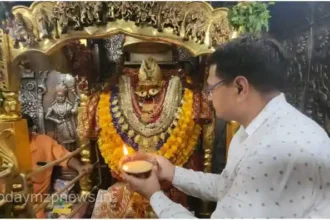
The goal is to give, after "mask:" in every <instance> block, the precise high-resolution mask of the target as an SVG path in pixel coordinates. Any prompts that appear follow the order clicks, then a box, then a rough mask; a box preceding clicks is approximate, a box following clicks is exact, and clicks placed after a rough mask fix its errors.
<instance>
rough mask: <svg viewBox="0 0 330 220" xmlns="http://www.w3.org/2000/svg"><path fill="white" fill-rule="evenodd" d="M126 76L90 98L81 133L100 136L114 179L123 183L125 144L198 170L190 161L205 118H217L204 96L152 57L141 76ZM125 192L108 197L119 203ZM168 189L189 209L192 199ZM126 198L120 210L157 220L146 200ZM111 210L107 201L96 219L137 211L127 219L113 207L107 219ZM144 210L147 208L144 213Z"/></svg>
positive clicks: (114, 189)
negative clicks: (120, 165)
mask: <svg viewBox="0 0 330 220" xmlns="http://www.w3.org/2000/svg"><path fill="white" fill-rule="evenodd" d="M125 72H126V74H124V75H122V76H121V78H120V79H119V83H118V85H117V86H115V87H114V88H112V89H111V90H110V91H106V92H102V93H101V94H94V95H92V96H91V97H90V99H89V103H88V104H87V105H86V106H87V107H86V109H85V111H84V114H83V116H82V118H81V119H80V121H82V122H84V123H81V126H80V127H79V128H78V132H79V135H80V136H83V137H90V136H93V135H97V136H98V144H99V148H100V151H101V154H102V156H103V158H104V159H105V162H106V163H107V164H108V165H109V168H110V170H111V172H112V175H113V176H114V177H115V178H117V179H119V180H120V178H119V175H118V174H119V168H118V163H119V160H120V159H121V158H122V157H123V156H124V155H123V146H124V145H126V146H127V148H128V151H129V153H134V152H154V153H157V154H159V155H162V156H164V157H166V158H168V159H169V160H170V161H171V162H173V164H175V165H178V166H183V165H187V164H188V165H189V164H190V165H192V164H193V163H194V162H193V163H191V162H192V161H191V160H190V159H191V158H192V157H193V155H194V153H195V149H196V147H197V142H198V140H199V139H200V134H201V120H199V119H200V117H201V116H202V117H203V118H204V119H205V118H208V119H211V111H210V109H209V107H208V105H207V104H206V100H205V99H203V98H202V97H201V93H199V92H195V91H193V90H191V89H189V88H185V85H186V84H187V82H182V81H181V78H180V77H179V76H177V75H175V74H173V72H172V74H171V73H170V74H168V75H166V76H165V75H164V74H163V73H162V71H161V69H160V67H159V65H158V64H157V63H156V61H155V60H154V59H153V58H151V57H150V58H148V59H147V60H144V61H143V62H142V65H141V67H140V69H139V71H138V73H136V71H135V70H134V69H128V68H127V69H126V70H125V69H124V73H125ZM127 72H128V73H129V74H127ZM203 103H204V104H203ZM96 105H97V110H96V108H95V106H96ZM93 106H94V107H93ZM201 106H202V107H201ZM95 118H97V119H96V120H95ZM95 125H97V126H95ZM92 127H98V129H99V131H95V130H94V131H93V130H92V129H91V128H92ZM195 162H196V161H195ZM195 164H196V163H195ZM190 168H192V167H191V166H190ZM195 168H196V167H195ZM123 187H124V188H123ZM125 187H127V185H126V184H125V183H121V182H119V183H116V184H115V185H113V186H111V187H110V188H109V189H108V192H104V193H108V194H111V196H110V197H109V198H113V197H115V195H118V194H121V193H123V192H124V191H125V190H127V188H125ZM124 189H125V190H124ZM163 189H164V191H165V192H166V193H167V194H168V195H169V196H170V197H171V198H172V199H174V200H176V202H180V203H181V204H183V205H186V204H185V202H186V196H185V195H183V194H180V192H179V191H175V190H174V188H173V187H171V185H170V184H164V185H163ZM179 195H181V196H179ZM123 198H124V199H122V200H121V201H117V200H116V203H115V204H117V206H118V207H120V208H123V209H125V208H131V210H133V211H135V212H134V213H135V217H139V218H145V217H152V216H150V212H149V210H151V209H150V206H149V208H147V207H146V206H145V204H149V203H148V201H147V200H146V199H144V198H142V197H141V196H139V195H136V194H134V193H132V194H131V196H123ZM105 205H106V206H107V204H104V201H103V203H102V202H101V203H98V202H97V203H96V204H95V209H94V216H93V217H94V218H125V217H126V218H127V217H131V215H132V212H130V214H129V216H127V215H126V214H125V213H122V212H118V211H116V210H119V209H118V207H117V208H113V206H114V204H113V203H111V202H110V203H109V204H108V206H109V207H110V208H109V210H111V211H110V212H107V214H104V212H102V209H104V206H105ZM102 207H103V208H102ZM139 207H145V208H144V210H142V211H141V208H139ZM102 213H103V214H102ZM118 213H122V214H118Z"/></svg>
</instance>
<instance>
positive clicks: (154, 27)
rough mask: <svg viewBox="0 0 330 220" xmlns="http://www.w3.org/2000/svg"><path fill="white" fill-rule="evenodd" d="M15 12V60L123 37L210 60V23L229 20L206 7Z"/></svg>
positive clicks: (84, 6) (49, 5)
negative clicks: (118, 35) (168, 46)
mask: <svg viewBox="0 0 330 220" xmlns="http://www.w3.org/2000/svg"><path fill="white" fill-rule="evenodd" d="M196 9H199V10H198V11H197V10H196ZM12 12H13V14H14V15H15V16H16V21H15V22H16V23H17V24H18V27H19V28H16V29H15V30H16V32H15V30H14V29H12V27H9V29H10V31H9V32H10V33H15V34H14V35H11V39H12V40H13V42H12V45H11V49H12V54H13V59H15V57H17V56H19V55H20V54H22V53H24V52H26V51H28V50H30V49H36V50H39V51H41V52H43V53H46V54H50V53H52V52H53V51H55V50H57V49H58V48H60V47H62V46H63V45H64V44H65V43H66V42H68V41H70V40H72V39H77V38H78V39H87V38H95V37H107V36H110V35H112V34H115V33H118V32H121V33H124V34H128V35H131V36H133V37H139V38H144V39H147V40H151V41H153V40H156V39H157V40H160V41H166V42H170V43H174V44H178V45H180V46H184V47H186V48H187V49H188V50H190V51H191V52H192V53H193V54H194V55H201V54H207V53H211V52H212V51H213V48H212V46H211V48H210V47H209V46H210V45H211V42H210V39H209V37H206V36H211V35H212V33H211V31H213V29H212V30H211V29H210V28H209V27H210V25H211V22H212V21H215V20H216V19H218V18H219V17H223V18H226V15H227V9H226V8H217V9H213V8H212V7H211V6H210V5H209V4H208V3H206V2H174V3H167V2H88V3H85V2H84V3H83V2H34V3H33V4H32V5H31V6H30V8H27V7H25V6H17V7H14V8H13V10H12ZM223 24H224V25H228V24H227V23H223ZM223 28H227V27H223ZM214 39H215V38H214ZM185 40H186V41H185ZM14 46H15V47H17V48H15V47H14Z"/></svg>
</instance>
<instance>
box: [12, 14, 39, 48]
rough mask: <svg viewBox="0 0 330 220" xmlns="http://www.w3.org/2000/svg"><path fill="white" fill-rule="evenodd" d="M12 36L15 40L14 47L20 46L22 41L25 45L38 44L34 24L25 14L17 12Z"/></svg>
mask: <svg viewBox="0 0 330 220" xmlns="http://www.w3.org/2000/svg"><path fill="white" fill-rule="evenodd" d="M13 24H14V26H13V29H12V32H10V33H11V34H10V35H11V37H12V38H13V40H14V48H19V46H20V43H21V44H22V46H23V47H31V46H34V45H35V44H36V37H35V35H34V33H33V29H34V27H33V24H32V23H31V21H30V20H29V19H28V18H25V17H24V16H23V14H21V13H19V12H18V13H16V14H15V20H14V22H13Z"/></svg>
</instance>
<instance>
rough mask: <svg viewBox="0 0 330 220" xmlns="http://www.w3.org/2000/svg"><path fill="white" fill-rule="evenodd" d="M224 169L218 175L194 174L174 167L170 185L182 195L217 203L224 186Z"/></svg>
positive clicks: (191, 171) (194, 172)
mask: <svg viewBox="0 0 330 220" xmlns="http://www.w3.org/2000/svg"><path fill="white" fill-rule="evenodd" d="M226 172H227V171H226V169H224V170H223V172H222V173H221V174H220V175H219V174H212V173H203V172H196V171H193V170H188V169H185V168H182V167H175V173H174V178H173V182H172V184H173V185H174V186H175V187H176V188H178V189H179V190H181V191H183V192H184V193H186V194H188V195H190V196H193V197H197V198H200V199H202V200H207V201H213V202H217V201H218V200H219V197H220V196H221V193H222V192H223V189H224V187H225V185H226V181H227V180H226V179H225V178H223V176H224V175H226Z"/></svg>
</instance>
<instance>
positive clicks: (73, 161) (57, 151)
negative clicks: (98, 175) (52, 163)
mask: <svg viewBox="0 0 330 220" xmlns="http://www.w3.org/2000/svg"><path fill="white" fill-rule="evenodd" d="M52 152H53V156H54V158H55V160H57V159H60V158H62V157H64V156H65V155H67V154H70V152H69V151H68V150H67V149H65V148H64V147H63V146H62V145H60V144H58V143H57V141H55V140H53V143H52ZM61 166H62V167H67V166H68V167H71V168H73V169H75V170H77V171H78V172H79V173H82V172H84V171H86V172H90V171H91V170H92V168H93V167H92V165H90V164H87V165H82V164H81V163H80V161H79V160H78V159H77V158H75V157H71V158H70V159H69V160H65V161H63V162H62V163H61Z"/></svg>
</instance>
